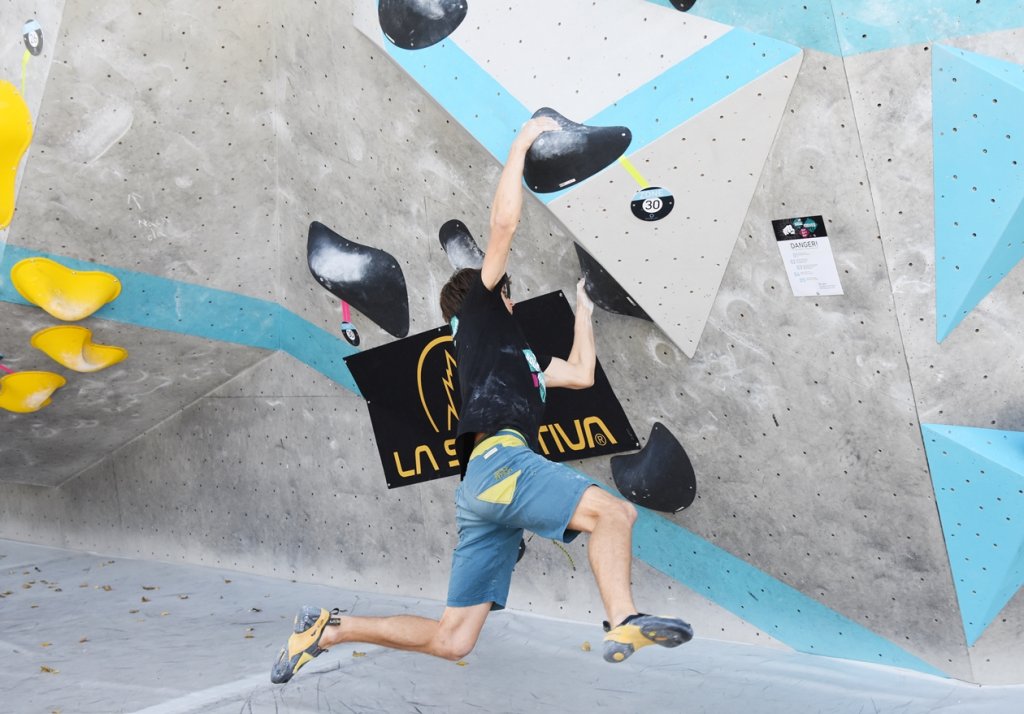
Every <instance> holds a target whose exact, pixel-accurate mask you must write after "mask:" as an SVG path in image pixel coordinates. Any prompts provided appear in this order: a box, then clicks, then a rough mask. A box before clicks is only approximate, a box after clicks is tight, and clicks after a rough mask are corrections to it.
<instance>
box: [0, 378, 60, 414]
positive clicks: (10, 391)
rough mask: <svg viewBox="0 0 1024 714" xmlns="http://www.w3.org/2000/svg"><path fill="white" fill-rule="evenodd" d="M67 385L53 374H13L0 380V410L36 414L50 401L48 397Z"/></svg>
mask: <svg viewBox="0 0 1024 714" xmlns="http://www.w3.org/2000/svg"><path fill="white" fill-rule="evenodd" d="M65 384H67V380H66V379H64V378H63V377H61V376H60V375H59V374H54V373H53V372H15V373H14V374H8V375H6V376H4V377H3V378H2V379H0V409H6V410H7V411H9V412H17V413H19V414H28V413H30V412H37V411H39V410H40V409H42V408H43V407H45V406H46V405H47V404H49V403H50V402H51V401H53V400H51V399H50V395H51V394H53V393H54V392H55V391H57V390H58V389H60V388H61V387H63V386H64V385H65Z"/></svg>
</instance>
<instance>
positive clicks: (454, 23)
mask: <svg viewBox="0 0 1024 714" xmlns="http://www.w3.org/2000/svg"><path fill="white" fill-rule="evenodd" d="M466 10H467V5H466V2H465V0H380V3H379V4H378V5H377V17H378V19H379V20H380V28H381V30H383V31H384V36H385V37H387V38H388V39H389V40H390V41H391V42H392V43H393V44H395V45H397V46H398V47H401V48H402V49H405V50H421V49H423V48H424V47H430V46H431V45H436V44H437V43H438V42H440V41H441V40H443V39H444V38H446V37H448V35H450V34H452V33H453V32H455V28H457V27H458V26H459V25H460V24H462V21H463V20H464V19H465V18H466Z"/></svg>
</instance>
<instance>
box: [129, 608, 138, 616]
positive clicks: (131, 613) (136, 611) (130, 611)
mask: <svg viewBox="0 0 1024 714" xmlns="http://www.w3.org/2000/svg"><path fill="white" fill-rule="evenodd" d="M136 613H138V610H137V609H136V610H129V611H128V614H129V615H134V614H136Z"/></svg>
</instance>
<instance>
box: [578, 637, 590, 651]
mask: <svg viewBox="0 0 1024 714" xmlns="http://www.w3.org/2000/svg"><path fill="white" fill-rule="evenodd" d="M580 649H581V650H583V651H584V652H589V651H590V643H589V642H587V641H586V640H584V641H583V644H582V645H580Z"/></svg>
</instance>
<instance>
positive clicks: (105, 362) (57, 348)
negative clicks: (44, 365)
mask: <svg viewBox="0 0 1024 714" xmlns="http://www.w3.org/2000/svg"><path fill="white" fill-rule="evenodd" d="M31 342H32V346H33V347H35V348H36V349H37V350H41V351H42V352H45V353H46V354H47V355H48V356H49V357H50V359H52V360H53V361H55V362H57V363H58V364H60V365H63V366H64V367H67V368H68V369H73V370H75V371H76V372H98V371H100V370H101V369H104V368H106V367H109V366H111V365H113V364H117V363H118V362H120V361H121V360H123V359H124V358H125V357H127V356H128V350H126V349H124V348H122V347H114V346H112V345H99V344H96V343H95V342H93V341H92V331H91V330H87V329H86V328H84V327H78V326H77V325H57V326H56V327H46V328H44V329H42V330H40V331H39V332H37V333H36V334H34V335H32V340H31Z"/></svg>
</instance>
